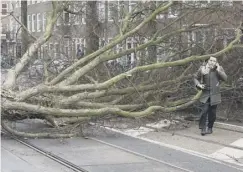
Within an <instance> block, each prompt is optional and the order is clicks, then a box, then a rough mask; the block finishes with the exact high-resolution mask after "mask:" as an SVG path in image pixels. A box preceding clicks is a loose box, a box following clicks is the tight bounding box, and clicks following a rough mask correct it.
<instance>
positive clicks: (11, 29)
mask: <svg viewBox="0 0 243 172" xmlns="http://www.w3.org/2000/svg"><path fill="white" fill-rule="evenodd" d="M13 23H14V21H13V18H12V17H11V19H10V32H13V30H14V26H13Z"/></svg>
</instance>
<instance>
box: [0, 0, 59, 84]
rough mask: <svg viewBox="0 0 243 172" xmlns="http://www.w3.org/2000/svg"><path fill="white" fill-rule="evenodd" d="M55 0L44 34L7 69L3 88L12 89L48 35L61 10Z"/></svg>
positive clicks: (49, 35)
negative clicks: (14, 64) (17, 61)
mask: <svg viewBox="0 0 243 172" xmlns="http://www.w3.org/2000/svg"><path fill="white" fill-rule="evenodd" d="M56 3H57V2H53V8H54V9H53V11H52V16H51V19H50V20H49V22H48V24H47V28H46V32H45V33H44V36H41V37H40V38H38V39H37V40H36V41H35V42H34V43H33V44H32V45H31V46H30V47H29V49H28V50H27V51H26V53H25V54H24V55H23V57H22V58H21V59H20V62H19V63H17V64H16V66H15V67H13V68H12V69H9V71H8V75H7V80H6V82H5V83H4V85H3V86H4V88H7V89H13V87H14V85H15V83H16V79H17V77H18V75H19V74H20V73H21V72H22V71H23V69H24V67H26V65H27V64H28V63H29V62H30V61H31V58H32V57H33V56H34V54H35V53H36V52H37V50H38V48H39V47H40V46H41V45H42V44H44V43H45V42H46V41H47V40H48V39H49V38H50V37H51V33H52V30H53V27H54V24H55V22H56V19H57V13H58V12H59V11H60V10H61V9H59V8H57V4H56Z"/></svg>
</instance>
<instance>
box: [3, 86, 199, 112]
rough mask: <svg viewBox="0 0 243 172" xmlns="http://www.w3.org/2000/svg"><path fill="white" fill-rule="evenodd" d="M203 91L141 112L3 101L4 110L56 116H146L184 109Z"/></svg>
mask: <svg viewBox="0 0 243 172" xmlns="http://www.w3.org/2000/svg"><path fill="white" fill-rule="evenodd" d="M201 94H202V91H200V92H198V93H197V94H196V96H195V97H193V98H192V99H191V101H189V102H187V103H185V104H182V105H179V106H175V107H162V106H150V107H148V108H147V109H145V110H143V111H140V112H129V111H123V110H121V109H119V108H101V109H78V110H73V109H57V108H47V107H42V106H38V105H31V104H27V103H22V102H11V101H8V100H6V101H4V102H3V103H2V108H3V109H4V110H23V111H28V112H34V113H39V114H43V115H52V116H54V117H75V116H76V117H82V116H90V117H91V116H100V115H106V114H117V115H121V116H124V117H144V116H148V115H151V114H152V113H153V112H154V111H157V110H159V111H164V112H172V111H176V110H179V109H184V108H186V107H188V106H190V105H191V104H193V103H195V101H196V100H198V99H199V97H200V96H201Z"/></svg>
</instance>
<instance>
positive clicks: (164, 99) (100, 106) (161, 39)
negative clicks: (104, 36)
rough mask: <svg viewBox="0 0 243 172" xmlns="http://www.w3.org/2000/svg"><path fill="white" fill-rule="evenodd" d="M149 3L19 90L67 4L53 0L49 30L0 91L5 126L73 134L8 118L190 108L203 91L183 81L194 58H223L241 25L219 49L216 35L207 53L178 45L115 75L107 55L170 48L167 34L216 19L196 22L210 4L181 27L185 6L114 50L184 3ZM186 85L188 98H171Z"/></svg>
mask: <svg viewBox="0 0 243 172" xmlns="http://www.w3.org/2000/svg"><path fill="white" fill-rule="evenodd" d="M147 3H148V4H145V5H144V9H143V10H145V11H146V15H145V16H144V18H143V19H142V20H141V19H140V20H141V21H140V22H137V23H136V22H135V23H134V22H133V21H134V18H135V17H134V15H135V14H138V13H141V12H142V11H143V10H141V9H139V10H137V11H136V10H134V11H132V12H130V13H128V14H127V15H126V16H124V18H123V20H122V23H120V25H118V27H119V32H118V34H117V35H116V36H115V37H114V38H113V39H112V41H111V42H109V43H108V44H106V45H105V46H103V47H101V48H99V49H98V50H97V51H94V52H92V53H91V54H87V55H86V56H84V57H83V58H81V59H79V60H77V61H76V62H74V63H73V64H71V65H70V66H68V67H66V68H65V69H64V70H62V71H61V72H60V73H57V74H54V75H50V74H49V75H47V77H48V79H47V78H45V79H44V81H45V82H43V83H40V84H37V85H35V86H33V87H31V88H25V89H23V90H19V88H18V78H19V76H20V75H21V74H22V73H24V70H25V69H26V68H27V66H28V65H31V63H32V62H33V59H34V58H35V53H36V52H37V51H38V48H39V47H40V46H41V45H43V44H45V43H46V42H47V41H48V40H49V39H50V37H51V36H52V32H53V27H54V25H55V22H56V21H57V19H58V16H60V14H61V13H62V12H63V10H65V9H66V8H65V5H63V4H61V3H58V2H53V3H52V4H53V10H52V14H51V16H50V18H49V20H48V25H47V29H46V32H45V33H44V35H43V36H41V37H39V38H37V39H36V40H35V41H34V43H33V44H32V45H31V46H30V47H29V48H28V50H27V52H26V53H25V54H24V55H23V56H22V58H21V60H20V61H19V62H18V63H17V64H16V65H15V66H14V67H12V68H11V69H9V70H8V75H7V78H6V81H5V83H4V84H3V86H2V94H1V97H2V116H1V118H2V127H3V128H5V129H6V130H7V131H9V132H11V133H14V134H17V135H20V136H25V137H71V136H74V135H75V134H76V133H68V134H60V133H58V134H57V133H56V134H52V133H25V132H20V131H16V130H14V129H13V128H11V127H10V126H9V125H7V124H8V121H13V120H19V119H26V118H39V119H46V120H47V121H48V122H49V123H50V124H51V125H53V127H57V128H58V127H59V128H60V127H61V126H62V125H63V124H60V123H59V124H58V123H56V121H55V119H56V118H66V119H67V118H69V119H70V121H72V122H70V121H69V123H72V124H73V123H80V122H82V121H87V120H89V119H91V118H94V117H98V116H105V115H107V114H112V115H118V116H123V117H128V118H142V117H146V116H149V115H151V114H154V113H157V112H173V111H178V110H181V109H186V108H188V107H189V106H191V105H192V104H194V103H195V102H196V101H197V100H198V99H199V97H200V96H201V92H200V91H199V92H197V90H196V89H193V90H191V89H190V91H188V88H187V89H186V87H185V84H187V83H188V82H189V81H190V80H191V79H192V72H195V66H194V65H193V64H194V63H196V62H201V61H203V60H206V59H208V58H209V57H210V56H214V57H217V58H221V57H223V55H224V54H225V53H227V52H230V51H232V50H234V49H239V48H242V47H243V46H242V44H240V43H239V42H240V39H241V37H242V32H241V30H240V28H241V27H242V26H241V25H239V27H238V28H237V29H236V31H235V32H236V34H235V37H234V39H233V40H231V42H229V44H227V45H226V46H225V47H223V48H221V49H219V50H212V47H214V45H215V41H212V43H211V44H210V46H209V49H207V50H205V52H204V53H203V55H197V54H189V55H188V54H187V56H184V57H181V54H183V52H188V50H192V47H189V49H188V47H186V48H184V49H182V48H183V47H180V49H176V50H174V51H173V52H174V53H172V54H171V55H168V58H167V59H170V60H164V61H160V62H157V61H155V62H153V63H151V64H140V65H136V66H133V67H131V68H130V69H128V70H123V71H121V72H117V73H113V75H114V76H111V74H110V70H111V69H109V68H108V69H107V70H105V71H104V69H106V68H104V66H106V64H107V62H108V61H111V60H116V59H119V58H121V57H124V56H127V55H129V54H131V53H138V52H142V51H144V50H145V49H146V48H149V47H150V46H164V47H165V49H166V44H165V42H167V41H168V39H169V38H173V37H178V36H181V35H182V34H185V33H189V32H193V31H198V30H199V31H200V30H202V29H205V28H210V27H212V26H214V25H217V24H218V23H217V22H215V21H213V22H212V23H209V24H207V25H199V26H198V25H196V24H197V23H198V22H200V21H201V20H203V19H205V18H207V17H209V16H210V15H212V13H213V12H212V10H210V9H207V8H206V9H204V15H201V16H200V17H198V18H197V19H195V20H192V21H190V22H187V24H186V25H184V26H179V27H178V25H177V24H178V23H179V22H180V20H185V19H186V18H190V14H191V12H192V11H193V12H195V11H194V10H190V11H189V12H188V11H185V12H184V13H182V14H181V15H180V16H178V17H177V18H175V19H173V20H171V21H167V23H166V25H165V26H164V27H162V28H161V29H158V30H157V31H156V32H155V33H152V35H149V34H148V35H149V36H148V39H147V41H145V42H142V43H140V44H138V45H137V46H136V47H133V48H128V49H123V50H122V51H120V52H115V51H113V48H114V47H115V46H116V45H118V44H121V43H122V42H123V41H124V40H126V39H127V38H129V37H132V36H134V35H136V34H138V33H139V32H140V31H141V30H142V29H144V28H145V27H148V24H149V23H150V22H151V21H152V20H155V18H156V16H158V15H160V14H161V13H163V12H166V11H168V9H169V8H171V7H173V6H176V7H178V5H180V3H175V2H168V3H162V4H161V5H158V6H157V7H156V9H155V10H149V8H148V7H147V6H149V2H147ZM219 24H221V23H219ZM25 29H26V28H25ZM209 50H211V53H209V52H210V51H209ZM178 55H179V59H178ZM142 59H146V56H144V57H143V56H141V57H140V59H139V60H142ZM113 67H114V66H113ZM172 69H175V70H174V72H172V71H171V70H172ZM47 73H48V72H47ZM139 78H140V79H139ZM46 81H47V82H46ZM182 90H183V91H185V92H188V94H187V95H186V96H185V95H184V98H182V99H180V98H179V96H178V97H175V99H173V100H171V101H170V99H169V97H173V96H171V95H174V94H178V93H179V92H181V91H182ZM74 117H75V118H74ZM64 123H68V120H65V122H64Z"/></svg>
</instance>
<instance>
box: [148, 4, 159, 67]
mask: <svg viewBox="0 0 243 172" xmlns="http://www.w3.org/2000/svg"><path fill="white" fill-rule="evenodd" d="M151 9H153V11H154V10H155V9H156V4H155V3H154V2H153V1H152V2H151ZM156 25H157V23H156V21H155V20H151V21H150V22H149V24H148V26H149V30H150V31H149V34H150V35H151V36H153V35H154V34H155V33H156V31H157V29H156ZM156 61H157V48H156V45H151V46H149V47H148V58H147V63H148V64H152V63H155V62H156Z"/></svg>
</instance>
